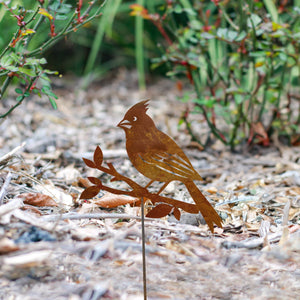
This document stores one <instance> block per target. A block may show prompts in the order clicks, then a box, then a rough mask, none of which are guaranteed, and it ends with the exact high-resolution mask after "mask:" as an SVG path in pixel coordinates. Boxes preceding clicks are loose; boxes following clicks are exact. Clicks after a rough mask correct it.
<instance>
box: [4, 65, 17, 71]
mask: <svg viewBox="0 0 300 300" xmlns="http://www.w3.org/2000/svg"><path fill="white" fill-rule="evenodd" d="M5 69H6V70H8V71H11V72H18V71H19V68H18V67H15V66H7V67H5Z"/></svg>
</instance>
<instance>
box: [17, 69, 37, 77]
mask: <svg viewBox="0 0 300 300" xmlns="http://www.w3.org/2000/svg"><path fill="white" fill-rule="evenodd" d="M19 72H21V73H23V74H25V75H28V76H29V77H35V76H36V73H35V72H34V70H32V69H27V68H24V67H19Z"/></svg>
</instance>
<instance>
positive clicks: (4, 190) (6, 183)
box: [0, 172, 11, 205]
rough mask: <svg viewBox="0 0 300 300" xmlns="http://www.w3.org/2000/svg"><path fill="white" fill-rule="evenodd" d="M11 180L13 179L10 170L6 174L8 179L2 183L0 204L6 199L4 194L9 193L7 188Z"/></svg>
mask: <svg viewBox="0 0 300 300" xmlns="http://www.w3.org/2000/svg"><path fill="white" fill-rule="evenodd" d="M10 180H11V173H10V172H8V174H7V176H6V179H5V181H4V183H3V185H2V188H1V190H0V205H2V204H3V199H4V196H5V195H6V194H7V188H8V186H9V183H10Z"/></svg>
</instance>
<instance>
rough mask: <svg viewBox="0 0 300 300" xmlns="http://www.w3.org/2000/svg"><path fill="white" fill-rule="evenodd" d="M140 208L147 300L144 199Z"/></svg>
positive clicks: (142, 198) (145, 298) (144, 281)
mask: <svg viewBox="0 0 300 300" xmlns="http://www.w3.org/2000/svg"><path fill="white" fill-rule="evenodd" d="M141 208H142V211H141V213H142V253H143V287H144V300H147V272H146V250H145V216H144V197H141Z"/></svg>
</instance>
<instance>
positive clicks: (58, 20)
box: [0, 0, 103, 118]
mask: <svg viewBox="0 0 300 300" xmlns="http://www.w3.org/2000/svg"><path fill="white" fill-rule="evenodd" d="M99 2H103V1H97V0H95V1H90V2H88V3H87V5H86V6H85V7H83V1H82V0H79V1H77V2H76V6H75V7H72V6H71V5H70V4H68V3H67V1H62V0H49V1H44V0H39V1H25V2H24V6H21V3H23V2H20V1H14V0H11V1H0V5H1V6H0V24H1V25H2V26H1V28H0V30H1V32H2V33H3V32H5V35H4V34H1V40H0V42H1V44H2V49H3V50H2V51H1V52H0V84H1V89H0V100H1V101H3V98H4V94H5V92H6V90H7V87H8V86H9V85H10V84H11V83H12V82H13V81H14V83H16V84H18V87H17V88H16V89H15V91H16V93H17V94H18V96H17V97H16V104H15V105H13V106H12V107H11V108H10V109H8V110H7V111H6V112H4V113H3V114H1V115H0V118H4V117H6V116H7V115H8V114H9V113H11V112H12V111H13V110H14V109H15V108H16V107H18V106H19V105H20V104H21V103H22V102H23V100H24V99H26V98H28V97H29V96H30V95H31V94H32V93H36V94H38V95H42V94H44V95H46V96H47V97H48V99H49V101H50V103H51V104H52V106H53V107H54V108H56V102H55V99H57V97H56V95H55V94H54V93H53V92H52V90H51V81H50V79H49V76H48V75H50V74H57V72H55V71H50V70H48V69H46V68H45V64H46V63H47V61H46V59H45V58H44V57H43V53H44V52H45V51H46V50H47V49H49V48H51V47H53V46H54V44H55V43H56V42H57V41H58V40H60V39H61V38H63V37H65V36H66V35H68V34H70V33H72V32H76V31H77V30H78V29H79V28H80V27H82V26H83V25H84V24H86V23H88V22H90V21H91V20H93V19H94V18H95V17H97V16H99V15H100V11H101V9H102V5H100V3H99ZM25 4H26V6H25ZM3 24H5V27H7V28H3ZM8 25H9V26H8Z"/></svg>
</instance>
